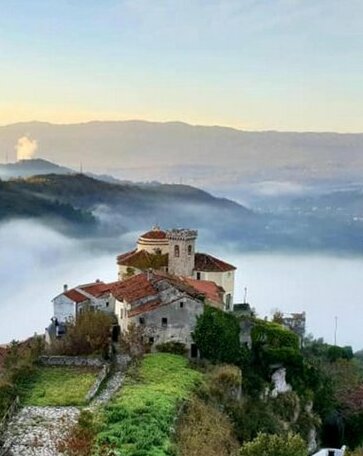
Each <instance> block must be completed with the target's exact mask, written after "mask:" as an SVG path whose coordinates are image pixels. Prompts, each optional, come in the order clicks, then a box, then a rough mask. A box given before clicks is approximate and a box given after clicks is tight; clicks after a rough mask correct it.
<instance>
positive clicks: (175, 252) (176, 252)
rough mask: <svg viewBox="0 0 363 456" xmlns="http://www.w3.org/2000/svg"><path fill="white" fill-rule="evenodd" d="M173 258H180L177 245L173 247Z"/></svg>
mask: <svg viewBox="0 0 363 456" xmlns="http://www.w3.org/2000/svg"><path fill="white" fill-rule="evenodd" d="M174 256H175V257H179V256H180V248H179V246H178V245H176V246H175V247H174Z"/></svg>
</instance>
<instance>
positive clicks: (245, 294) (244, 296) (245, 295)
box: [243, 287, 247, 304]
mask: <svg viewBox="0 0 363 456" xmlns="http://www.w3.org/2000/svg"><path fill="white" fill-rule="evenodd" d="M243 304H247V287H245V289H244V295H243Z"/></svg>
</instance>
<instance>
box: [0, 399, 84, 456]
mask: <svg viewBox="0 0 363 456" xmlns="http://www.w3.org/2000/svg"><path fill="white" fill-rule="evenodd" d="M78 416H79V409H78V408H76V407H24V408H22V409H21V410H20V411H19V413H17V414H16V415H15V416H14V418H13V419H12V420H11V421H10V422H9V424H8V427H7V430H6V431H5V436H4V437H5V438H4V440H5V445H4V448H3V450H2V451H3V454H4V455H6V456H55V455H58V451H57V449H56V442H57V440H58V439H59V438H60V437H62V436H63V435H64V433H65V432H67V430H68V429H69V428H70V427H71V426H73V425H74V424H75V423H76V422H77V419H78Z"/></svg>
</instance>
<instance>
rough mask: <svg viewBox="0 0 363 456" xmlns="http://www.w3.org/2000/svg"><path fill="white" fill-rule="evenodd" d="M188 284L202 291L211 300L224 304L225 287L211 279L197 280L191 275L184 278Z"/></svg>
mask: <svg viewBox="0 0 363 456" xmlns="http://www.w3.org/2000/svg"><path fill="white" fill-rule="evenodd" d="M182 279H183V280H184V281H185V282H186V283H187V284H189V285H190V286H192V287H193V288H195V289H196V290H197V291H199V292H200V293H202V294H203V295H204V296H205V297H206V298H207V299H208V300H209V301H212V302H214V303H217V304H221V305H223V293H224V289H223V288H222V287H219V286H218V285H217V284H216V283H215V282H212V281H210V280H197V279H192V278H190V277H183V278H182Z"/></svg>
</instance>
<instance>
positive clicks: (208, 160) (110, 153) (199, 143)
mask: <svg viewBox="0 0 363 456" xmlns="http://www.w3.org/2000/svg"><path fill="white" fill-rule="evenodd" d="M24 135H27V136H29V137H31V138H34V139H35V140H36V141H37V144H38V146H39V147H38V150H37V152H36V154H37V155H36V156H37V157H42V158H44V159H46V160H50V161H53V162H57V163H61V164H62V166H65V167H68V168H72V169H79V167H80V163H81V162H82V163H83V168H84V170H85V171H86V172H88V171H89V172H93V173H98V174H111V175H113V176H114V177H116V178H120V179H128V180H139V181H146V180H160V181H163V182H180V181H182V182H183V183H189V184H193V185H198V186H202V187H204V188H209V189H215V188H217V187H218V186H223V185H224V186H230V185H231V184H235V185H239V184H241V183H246V182H261V181H266V180H267V181H271V180H272V181H281V180H282V181H293V182H300V183H307V182H308V183H309V182H316V181H329V182H330V181H337V180H343V181H354V180H357V179H360V176H361V175H362V172H363V154H362V151H363V134H337V133H310V132H307V133H294V132H274V131H266V132H248V131H240V130H235V129H232V128H224V127H204V126H192V125H188V124H184V123H180V122H167V123H157V122H145V121H116V122H89V123H83V124H71V125H54V124H50V123H42V122H28V123H18V124H12V125H8V126H2V127H0V156H1V154H3V156H4V157H5V156H7V157H8V159H9V160H10V161H12V160H15V149H14V147H15V145H16V143H17V140H18V139H19V138H20V137H22V136H24Z"/></svg>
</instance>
